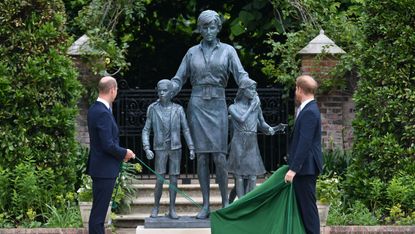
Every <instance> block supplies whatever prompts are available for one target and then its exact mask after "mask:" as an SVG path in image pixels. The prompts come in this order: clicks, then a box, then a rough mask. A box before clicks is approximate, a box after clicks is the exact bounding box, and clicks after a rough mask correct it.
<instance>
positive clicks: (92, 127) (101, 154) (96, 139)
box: [87, 101, 127, 178]
mask: <svg viewBox="0 0 415 234" xmlns="http://www.w3.org/2000/svg"><path fill="white" fill-rule="evenodd" d="M88 131H89V139H90V151H89V157H88V164H87V173H88V174H89V175H90V176H92V177H99V178H115V177H117V176H118V173H119V171H120V164H121V163H122V161H123V159H124V157H125V154H126V153H127V149H125V148H122V147H120V146H119V136H118V134H119V130H118V126H117V123H116V122H115V119H114V116H113V115H112V113H111V111H110V110H109V109H108V108H107V107H106V106H105V105H104V103H102V102H99V101H96V102H95V103H94V104H93V105H92V106H91V107H90V108H89V110H88Z"/></svg>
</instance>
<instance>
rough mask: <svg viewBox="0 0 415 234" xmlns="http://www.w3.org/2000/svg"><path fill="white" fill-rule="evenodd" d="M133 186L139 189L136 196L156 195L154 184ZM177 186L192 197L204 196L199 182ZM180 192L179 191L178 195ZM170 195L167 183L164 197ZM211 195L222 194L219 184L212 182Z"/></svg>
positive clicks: (164, 186) (229, 188) (231, 186)
mask: <svg viewBox="0 0 415 234" xmlns="http://www.w3.org/2000/svg"><path fill="white" fill-rule="evenodd" d="M233 186H234V185H233V184H229V185H228V193H229V192H230V191H231V189H232V188H233ZM132 187H133V188H134V189H135V190H136V191H137V194H136V197H137V198H146V197H153V196H154V189H155V185H154V184H133V185H132ZM177 188H178V189H179V191H182V192H183V193H185V194H187V195H188V196H190V197H192V198H193V197H199V196H202V191H201V190H200V186H199V184H178V185H177ZM179 195H180V192H178V196H179ZM168 196H169V186H168V185H167V184H164V185H163V193H162V197H168ZM210 196H212V197H213V196H220V191H219V185H218V184H211V185H210Z"/></svg>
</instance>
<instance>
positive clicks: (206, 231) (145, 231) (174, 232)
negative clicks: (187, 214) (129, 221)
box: [135, 226, 211, 234]
mask: <svg viewBox="0 0 415 234" xmlns="http://www.w3.org/2000/svg"><path fill="white" fill-rule="evenodd" d="M135 233H136V234H196V233H197V234H211V233H210V228H144V226H137V228H136V232H135Z"/></svg>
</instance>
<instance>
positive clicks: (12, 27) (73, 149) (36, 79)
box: [0, 0, 82, 227]
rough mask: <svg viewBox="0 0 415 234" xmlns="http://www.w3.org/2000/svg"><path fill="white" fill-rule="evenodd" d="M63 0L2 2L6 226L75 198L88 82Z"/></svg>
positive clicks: (1, 185)
mask: <svg viewBox="0 0 415 234" xmlns="http://www.w3.org/2000/svg"><path fill="white" fill-rule="evenodd" d="M65 18H66V16H65V13H64V6H63V3H62V1H59V0H25V1H21V0H4V1H2V2H1V3H0V25H1V27H0V41H1V44H0V122H1V124H0V227H1V226H10V225H12V226H21V225H22V226H36V225H38V224H39V223H44V222H45V218H44V217H43V216H42V215H41V214H42V213H45V212H46V211H48V209H47V207H46V204H49V205H53V206H55V207H59V206H60V205H63V204H65V203H66V201H71V200H73V199H74V194H73V192H74V191H75V188H74V184H75V182H76V180H77V178H76V173H77V165H79V155H77V152H78V148H79V146H78V144H77V142H76V140H75V118H76V115H77V101H78V100H79V98H80V95H81V92H82V87H81V86H80V84H79V82H78V80H77V71H76V69H75V67H74V65H73V64H72V62H71V60H70V58H68V57H67V56H66V48H67V47H68V35H67V34H66V33H65Z"/></svg>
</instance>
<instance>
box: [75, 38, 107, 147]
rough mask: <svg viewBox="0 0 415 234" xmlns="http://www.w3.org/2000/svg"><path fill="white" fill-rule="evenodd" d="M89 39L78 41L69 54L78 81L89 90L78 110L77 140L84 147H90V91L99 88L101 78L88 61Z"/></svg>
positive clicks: (80, 101) (81, 100) (80, 102)
mask: <svg viewBox="0 0 415 234" xmlns="http://www.w3.org/2000/svg"><path fill="white" fill-rule="evenodd" d="M88 40H89V38H88V37H87V36H86V35H84V36H82V37H80V38H79V39H78V40H76V41H75V42H74V43H73V44H72V45H71V47H69V49H68V51H67V54H68V55H70V56H71V58H72V61H73V62H74V64H75V66H76V67H77V68H78V73H79V76H78V79H79V80H80V82H81V84H82V85H83V86H84V88H85V89H86V90H87V94H84V96H83V97H82V98H81V99H80V100H79V102H78V108H79V114H78V116H77V118H76V126H75V128H76V138H77V140H78V142H79V143H81V144H82V145H83V146H87V147H89V133H88V124H87V114H88V108H89V98H88V97H89V96H88V92H89V91H88V89H91V87H93V88H95V87H97V84H98V80H99V78H100V77H99V76H98V75H96V74H94V72H93V71H92V69H91V66H90V65H89V63H88V60H87V59H86V57H85V56H87V55H88V53H89V52H90V51H91V49H90V48H89V45H88V44H89V43H88Z"/></svg>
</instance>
